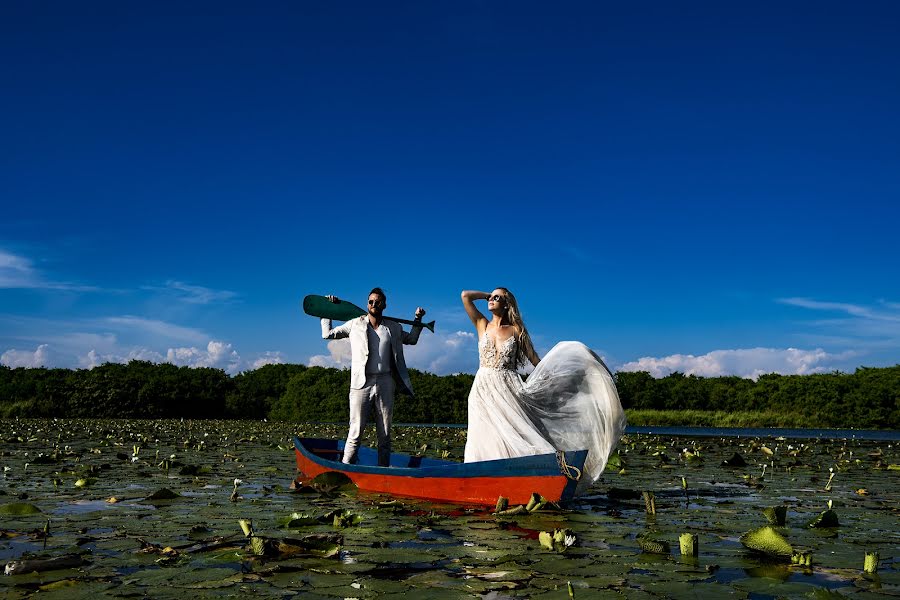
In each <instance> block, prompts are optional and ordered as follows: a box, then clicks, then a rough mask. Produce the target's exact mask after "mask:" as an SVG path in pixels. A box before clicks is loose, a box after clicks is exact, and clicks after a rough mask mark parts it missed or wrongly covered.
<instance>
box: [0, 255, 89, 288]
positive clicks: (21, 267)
mask: <svg viewBox="0 0 900 600" xmlns="http://www.w3.org/2000/svg"><path fill="white" fill-rule="evenodd" d="M0 289H44V290H64V291H74V292H91V291H97V288H95V287H91V286H84V285H76V284H73V283H66V282H62V281H50V280H48V279H47V278H46V277H45V276H44V275H43V274H42V273H40V272H39V271H38V270H37V269H35V268H34V266H33V262H32V261H31V260H30V259H28V258H26V257H24V256H19V255H16V254H12V253H10V252H7V251H5V250H0Z"/></svg>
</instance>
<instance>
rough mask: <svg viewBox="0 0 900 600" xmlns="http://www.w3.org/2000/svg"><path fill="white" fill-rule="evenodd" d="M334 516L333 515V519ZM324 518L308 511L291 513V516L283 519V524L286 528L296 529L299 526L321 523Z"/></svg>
mask: <svg viewBox="0 0 900 600" xmlns="http://www.w3.org/2000/svg"><path fill="white" fill-rule="evenodd" d="M333 519H334V517H332V520H333ZM320 524H322V520H321V519H318V518H316V517H314V516H312V515H309V514H307V513H291V516H289V517H287V518H286V519H282V521H281V526H282V527H283V528H285V529H296V528H298V527H310V526H312V525H320Z"/></svg>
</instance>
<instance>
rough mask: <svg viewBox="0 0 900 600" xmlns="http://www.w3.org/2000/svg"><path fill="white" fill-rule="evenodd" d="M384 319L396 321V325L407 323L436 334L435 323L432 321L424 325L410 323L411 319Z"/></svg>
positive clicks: (414, 322) (419, 322) (416, 322)
mask: <svg viewBox="0 0 900 600" xmlns="http://www.w3.org/2000/svg"><path fill="white" fill-rule="evenodd" d="M383 318H385V319H388V320H389V321H394V322H395V323H405V324H407V325H412V326H414V327H415V326H419V327H424V328H425V329H427V330H428V331H430V332H431V333H434V321H431V322H430V323H423V322H422V321H410V320H409V319H397V318H395V317H388V316H387V315H385V316H384V317H383Z"/></svg>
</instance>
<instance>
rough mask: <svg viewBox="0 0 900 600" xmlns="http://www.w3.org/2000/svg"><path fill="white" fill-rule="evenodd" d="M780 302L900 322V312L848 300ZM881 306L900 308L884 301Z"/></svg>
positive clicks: (798, 299) (791, 299) (781, 299)
mask: <svg viewBox="0 0 900 600" xmlns="http://www.w3.org/2000/svg"><path fill="white" fill-rule="evenodd" d="M778 302H780V303H782V304H788V305H790V306H798V307H800V308H808V309H810V310H821V311H829V312H844V313H847V314H848V315H851V316H853V317H859V318H861V319H871V320H876V321H894V322H900V314H895V313H893V312H884V311H883V310H882V311H879V310H877V309H875V308H872V307H869V306H863V305H860V304H850V303H847V302H821V301H819V300H812V299H809V298H780V299H779V300H778ZM881 308H882V309H887V310H888V311H897V310H898V307H897V305H895V304H893V303H890V302H882V303H881Z"/></svg>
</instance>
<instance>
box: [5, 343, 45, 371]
mask: <svg viewBox="0 0 900 600" xmlns="http://www.w3.org/2000/svg"><path fill="white" fill-rule="evenodd" d="M51 363H52V361H51V357H50V346H48V345H47V344H41V345H40V346H38V347H37V349H36V350H35V351H34V352H32V351H30V350H16V349H10V350H7V351H6V352H4V353H3V354H2V355H0V364H2V365H6V366H7V367H10V368H12V369H15V368H16V367H26V368H30V369H34V368H37V367H51V366H54V365H53V364H51Z"/></svg>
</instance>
